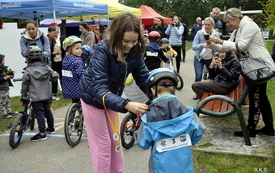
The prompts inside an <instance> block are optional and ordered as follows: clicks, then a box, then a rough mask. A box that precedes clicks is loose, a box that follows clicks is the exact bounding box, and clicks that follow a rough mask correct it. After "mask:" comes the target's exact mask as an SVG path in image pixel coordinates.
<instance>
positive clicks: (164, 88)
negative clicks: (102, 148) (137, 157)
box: [134, 68, 205, 173]
mask: <svg viewBox="0 0 275 173" xmlns="http://www.w3.org/2000/svg"><path fill="white" fill-rule="evenodd" d="M177 83H178V78H177V75H176V73H175V72H173V71H172V70H170V69H167V68H158V69H155V70H153V71H152V72H151V73H150V75H149V78H148V79H147V88H146V95H147V96H148V98H149V99H150V100H151V99H153V100H152V102H151V104H150V106H149V109H148V111H147V112H146V113H145V114H144V115H143V116H142V117H141V120H142V122H141V125H140V127H139V129H138V130H137V131H136V132H135V134H134V137H135V139H136V143H137V144H138V146H139V147H140V148H142V149H148V148H150V147H151V148H152V149H151V156H150V160H149V173H155V172H171V171H172V172H173V173H182V172H188V173H192V172H194V168H193V161H192V160H193V159H192V151H191V148H190V146H191V145H195V144H196V143H197V142H199V141H200V139H201V137H202V135H203V131H204V130H205V126H204V125H203V123H202V122H201V121H200V120H199V118H198V117H197V115H196V113H195V112H194V110H193V108H191V107H187V106H184V105H183V104H182V103H181V102H180V101H179V100H178V98H177V96H175V95H174V94H175V88H176V86H177Z"/></svg>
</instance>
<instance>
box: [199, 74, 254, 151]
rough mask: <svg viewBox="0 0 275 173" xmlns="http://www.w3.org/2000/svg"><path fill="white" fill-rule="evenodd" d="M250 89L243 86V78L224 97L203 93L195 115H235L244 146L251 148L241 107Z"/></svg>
mask: <svg viewBox="0 0 275 173" xmlns="http://www.w3.org/2000/svg"><path fill="white" fill-rule="evenodd" d="M249 90H250V88H249V87H247V86H246V85H245V81H244V79H243V78H240V82H239V83H238V85H237V87H236V88H235V89H234V90H233V91H231V92H230V93H229V94H226V95H218V94H215V93H210V92H205V93H204V94H203V96H202V99H201V102H200V103H199V104H198V105H197V107H196V108H195V110H196V113H197V115H198V116H199V114H200V113H202V114H206V115H210V116H215V117H226V116H230V115H233V114H234V113H237V115H238V118H239V122H240V125H241V128H242V132H243V136H244V140H245V144H246V145H248V146H251V141H250V138H249V135H248V132H247V129H246V125H245V120H244V116H243V112H242V110H241V105H242V104H243V103H244V101H245V98H246V96H247V95H248V92H249Z"/></svg>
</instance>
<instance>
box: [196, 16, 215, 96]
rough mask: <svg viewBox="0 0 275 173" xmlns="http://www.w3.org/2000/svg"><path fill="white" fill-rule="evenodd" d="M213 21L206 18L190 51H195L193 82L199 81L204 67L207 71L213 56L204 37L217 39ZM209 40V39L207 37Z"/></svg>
mask: <svg viewBox="0 0 275 173" xmlns="http://www.w3.org/2000/svg"><path fill="white" fill-rule="evenodd" d="M214 26H215V23H214V19H213V18H212V17H207V18H205V19H204V26H203V27H202V29H201V30H199V31H198V32H197V34H196V36H195V38H194V41H193V44H192V49H193V50H194V51H195V57H194V69H195V82H198V81H201V79H202V74H203V68H204V66H206V68H207V69H209V65H210V64H211V61H212V58H213V56H214V53H215V52H214V51H213V50H211V49H209V48H207V44H206V41H205V39H206V38H205V37H204V36H205V35H207V36H211V37H218V38H220V36H219V33H218V32H217V31H215V30H214ZM208 38H209V37H208ZM193 99H194V100H197V99H198V96H197V95H195V96H194V97H193Z"/></svg>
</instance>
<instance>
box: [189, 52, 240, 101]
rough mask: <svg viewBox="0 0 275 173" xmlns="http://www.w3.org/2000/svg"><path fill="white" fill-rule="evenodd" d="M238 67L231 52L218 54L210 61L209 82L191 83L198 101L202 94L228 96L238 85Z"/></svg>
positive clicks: (237, 62)
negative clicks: (209, 93) (210, 93)
mask: <svg viewBox="0 0 275 173" xmlns="http://www.w3.org/2000/svg"><path fill="white" fill-rule="evenodd" d="M239 66H240V64H239V61H238V60H237V59H236V58H235V54H234V53H233V52H227V53H225V52H220V53H219V56H217V57H214V58H213V59H212V62H211V64H210V66H209V78H210V79H211V80H207V81H200V82H195V83H193V84H192V89H193V91H194V92H195V93H196V94H197V96H198V98H199V99H201V97H202V95H203V93H204V92H212V93H216V94H228V93H229V92H231V91H232V90H234V89H235V88H236V86H237V85H238V83H239V76H240V70H239Z"/></svg>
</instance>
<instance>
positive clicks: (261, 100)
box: [207, 8, 275, 137]
mask: <svg viewBox="0 0 275 173" xmlns="http://www.w3.org/2000/svg"><path fill="white" fill-rule="evenodd" d="M224 21H225V22H226V24H227V26H228V27H230V29H231V30H232V31H233V33H232V34H231V36H230V38H229V40H228V41H225V40H221V39H219V38H216V37H210V39H209V40H208V41H207V44H208V47H209V48H211V49H214V50H216V51H225V52H228V51H236V52H237V54H238V52H249V54H250V55H251V57H253V58H255V59H259V60H261V61H263V62H264V64H265V65H266V66H267V67H269V68H270V71H272V72H275V64H274V62H273V60H272V58H271V56H270V54H269V52H268V50H267V49H266V47H265V43H264V39H263V36H262V33H261V32H260V28H259V27H258V25H257V24H256V23H255V22H254V21H253V20H252V19H251V18H249V17H247V16H243V15H242V13H241V10H239V9H237V8H230V9H228V10H227V11H226V13H225V14H224ZM236 43H237V46H238V48H237V46H236ZM239 58H240V56H239ZM241 71H242V69H241ZM247 82H248V81H247ZM266 88H267V81H265V82H263V83H256V82H255V83H253V84H252V85H251V90H250V91H249V116H248V125H247V130H248V132H249V136H250V137H256V134H259V135H267V136H274V127H273V116H272V109H271V105H270V102H269V100H268V97H267V95H266ZM260 114H262V116H263V121H264V124H265V126H264V127H263V128H261V129H259V130H256V126H257V124H258V122H259V119H260ZM234 135H235V136H238V137H242V136H243V133H242V131H237V132H235V133H234Z"/></svg>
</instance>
